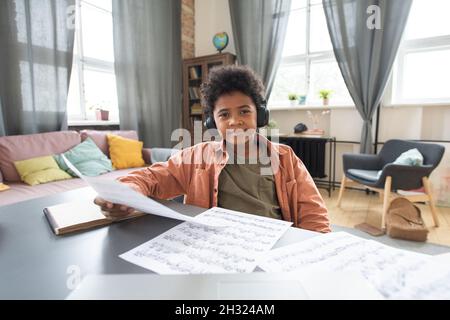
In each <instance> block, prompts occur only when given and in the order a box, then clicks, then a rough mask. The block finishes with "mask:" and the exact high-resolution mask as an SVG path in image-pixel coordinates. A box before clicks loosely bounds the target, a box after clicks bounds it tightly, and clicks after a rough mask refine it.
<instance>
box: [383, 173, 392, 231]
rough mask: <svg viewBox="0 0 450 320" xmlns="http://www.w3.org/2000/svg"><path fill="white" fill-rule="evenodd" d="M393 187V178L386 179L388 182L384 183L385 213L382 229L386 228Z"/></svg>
mask: <svg viewBox="0 0 450 320" xmlns="http://www.w3.org/2000/svg"><path fill="white" fill-rule="evenodd" d="M391 186H392V177H386V182H385V183H384V192H383V195H384V197H383V213H382V216H381V229H384V228H385V227H386V214H387V211H388V208H389V203H390V201H389V199H390V195H391Z"/></svg>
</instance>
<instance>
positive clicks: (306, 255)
mask: <svg viewBox="0 0 450 320" xmlns="http://www.w3.org/2000/svg"><path fill="white" fill-rule="evenodd" d="M258 266H259V267H260V268H261V269H263V270H265V271H267V272H289V271H293V272H295V271H298V272H301V270H307V269H308V268H311V267H315V268H322V269H323V270H329V271H336V272H339V271H350V272H358V273H360V274H361V275H362V276H363V277H364V278H365V279H366V280H367V281H368V282H370V283H371V284H372V285H373V286H374V287H375V288H376V289H377V290H378V291H379V292H380V293H381V294H382V295H383V296H384V297H385V298H393V299H409V298H416V299H438V298H443V299H448V298H450V290H449V288H450V284H449V279H450V273H449V270H448V268H446V267H445V266H444V265H442V264H438V263H436V262H435V261H434V260H433V259H432V257H431V256H428V255H425V254H419V253H414V252H410V251H406V250H400V249H395V248H392V247H389V246H386V245H383V244H381V243H378V242H375V241H372V240H365V239H362V238H359V237H356V236H352V235H350V234H348V233H345V232H337V233H329V234H326V235H321V236H317V237H314V238H311V239H308V240H305V241H302V242H299V243H296V244H292V245H288V246H285V247H282V248H279V249H275V250H272V251H270V252H269V253H268V254H267V255H266V256H265V257H264V258H262V259H261V261H260V262H259V264H258Z"/></svg>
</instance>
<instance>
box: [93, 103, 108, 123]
mask: <svg viewBox="0 0 450 320" xmlns="http://www.w3.org/2000/svg"><path fill="white" fill-rule="evenodd" d="M89 110H95V119H96V120H99V121H108V120H109V110H108V106H107V105H106V104H103V103H95V104H92V105H91V106H90V107H89Z"/></svg>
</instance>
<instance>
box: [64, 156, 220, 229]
mask: <svg viewBox="0 0 450 320" xmlns="http://www.w3.org/2000/svg"><path fill="white" fill-rule="evenodd" d="M62 158H63V159H64V161H65V162H66V164H67V166H68V167H69V168H70V169H71V170H72V171H73V172H75V174H76V175H78V176H79V177H80V178H81V179H83V180H84V181H86V183H87V184H88V185H89V186H91V187H92V188H93V189H94V190H95V191H96V192H97V193H98V195H99V196H100V197H101V198H103V199H104V200H106V201H109V202H112V203H117V204H121V205H125V206H128V207H130V208H134V209H136V210H138V211H141V212H144V213H151V214H154V215H157V216H162V217H166V218H171V219H177V220H182V221H189V222H192V223H197V224H201V225H206V226H209V227H224V225H215V224H213V223H207V222H205V221H201V219H200V218H197V217H195V218H194V217H190V216H186V215H184V214H181V213H178V212H176V211H175V210H172V209H170V208H168V207H166V206H165V205H162V204H161V203H159V202H157V201H154V200H152V199H151V198H148V197H146V196H144V195H143V194H141V193H139V192H136V191H135V190H133V189H132V188H130V187H128V186H127V185H125V184H123V183H120V182H118V181H115V180H108V179H104V178H98V177H87V176H85V175H83V174H81V172H80V171H78V169H77V168H75V166H74V165H73V164H72V163H71V162H70V161H69V160H67V158H66V157H64V155H62Z"/></svg>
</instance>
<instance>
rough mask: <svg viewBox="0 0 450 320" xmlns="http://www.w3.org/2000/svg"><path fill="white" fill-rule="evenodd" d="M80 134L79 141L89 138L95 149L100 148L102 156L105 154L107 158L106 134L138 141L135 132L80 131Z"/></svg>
mask: <svg viewBox="0 0 450 320" xmlns="http://www.w3.org/2000/svg"><path fill="white" fill-rule="evenodd" d="M80 134H81V140H82V141H84V140H86V139H87V138H91V139H92V140H93V141H94V142H95V144H96V145H97V147H99V148H100V150H102V151H103V153H104V154H106V155H107V156H108V157H109V145H108V139H107V137H106V135H107V134H115V135H117V136H121V137H123V138H127V139H133V140H139V138H138V135H137V132H136V131H133V130H129V131H125V130H118V131H97V130H82V131H80Z"/></svg>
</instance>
